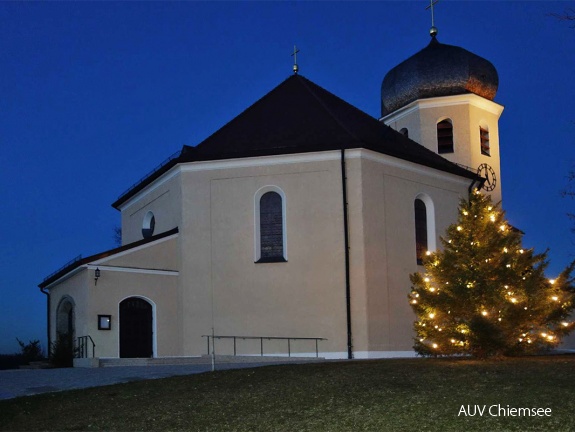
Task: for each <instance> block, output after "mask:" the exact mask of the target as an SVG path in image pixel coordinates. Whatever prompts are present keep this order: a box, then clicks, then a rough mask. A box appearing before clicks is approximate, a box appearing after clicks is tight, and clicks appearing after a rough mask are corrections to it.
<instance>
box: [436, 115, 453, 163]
mask: <svg viewBox="0 0 575 432" xmlns="http://www.w3.org/2000/svg"><path fill="white" fill-rule="evenodd" d="M437 153H439V154H442V153H453V125H452V124H451V121H450V120H447V119H446V120H442V121H440V122H439V123H437Z"/></svg>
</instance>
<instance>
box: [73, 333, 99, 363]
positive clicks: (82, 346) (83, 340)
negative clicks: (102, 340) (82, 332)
mask: <svg viewBox="0 0 575 432" xmlns="http://www.w3.org/2000/svg"><path fill="white" fill-rule="evenodd" d="M88 339H90V342H92V358H94V357H96V344H95V343H94V340H93V339H92V336H90V335H86V336H79V337H77V338H76V355H77V357H79V358H89V354H90V350H89V348H90V346H89V345H88Z"/></svg>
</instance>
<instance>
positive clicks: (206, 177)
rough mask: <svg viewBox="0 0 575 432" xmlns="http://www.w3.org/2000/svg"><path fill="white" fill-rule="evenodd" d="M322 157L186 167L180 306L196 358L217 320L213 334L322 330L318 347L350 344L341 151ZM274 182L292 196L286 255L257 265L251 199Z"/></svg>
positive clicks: (288, 204) (317, 333)
mask: <svg viewBox="0 0 575 432" xmlns="http://www.w3.org/2000/svg"><path fill="white" fill-rule="evenodd" d="M317 157H319V159H320V160H318V161H314V160H313V159H314V157H313V156H312V157H311V158H310V155H305V156H302V157H296V159H297V161H298V163H293V162H289V161H290V160H293V157H287V158H283V157H275V158H258V161H259V163H260V165H259V166H257V164H256V166H255V167H253V166H252V167H249V166H246V167H241V166H239V167H237V168H222V169H216V170H211V171H202V170H199V171H191V172H184V174H183V189H184V190H185V191H186V194H185V195H184V196H183V206H184V211H183V214H184V215H185V216H184V223H183V226H182V231H181V233H182V236H181V237H182V254H183V255H182V258H183V259H182V273H181V279H182V281H185V282H184V284H185V285H184V286H183V287H182V302H181V304H182V308H183V310H186V311H187V312H186V313H185V314H184V327H183V328H184V346H185V348H184V349H185V351H186V352H187V353H189V354H190V355H199V354H204V353H205V352H206V349H207V348H206V342H205V340H203V339H201V335H202V334H211V331H212V330H211V327H212V323H213V326H214V332H215V333H216V334H223V335H248V336H290V337H324V338H327V339H329V340H328V341H327V342H321V344H320V349H321V350H325V351H330V352H334V351H338V352H345V351H346V321H345V276H344V271H345V270H344V250H343V215H342V198H341V172H340V165H339V153H338V152H330V155H329V157H328V159H330V160H321V159H325V158H326V155H325V154H322V155H319V156H317ZM317 157H316V158H317ZM306 159H311V160H310V161H309V162H304V163H301V162H302V160H306ZM282 160H283V161H288V162H286V163H282V162H281V161H282ZM264 161H265V162H267V163H264ZM232 165H233V164H232ZM192 169H193V166H192ZM270 185H273V186H276V187H278V188H280V189H281V190H282V191H283V193H284V194H285V197H286V216H285V217H286V222H287V225H286V228H287V239H286V240H287V259H288V262H286V263H259V264H256V263H254V258H255V250H254V247H255V246H254V235H255V233H254V229H255V227H254V211H255V205H254V204H255V200H254V199H255V195H256V192H257V191H258V190H259V189H260V188H262V187H265V186H270ZM312 238H313V242H311V243H310V239H312ZM212 314H213V319H212ZM302 349H304V348H302ZM305 349H309V348H305ZM284 350H285V347H284Z"/></svg>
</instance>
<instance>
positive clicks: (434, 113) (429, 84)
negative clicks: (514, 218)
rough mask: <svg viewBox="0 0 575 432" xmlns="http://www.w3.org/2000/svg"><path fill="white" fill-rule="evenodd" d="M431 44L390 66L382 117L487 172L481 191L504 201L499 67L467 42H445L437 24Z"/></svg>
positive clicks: (383, 89) (446, 154)
mask: <svg viewBox="0 0 575 432" xmlns="http://www.w3.org/2000/svg"><path fill="white" fill-rule="evenodd" d="M430 34H431V42H430V43H429V45H427V47H425V48H423V49H422V50H421V51H419V52H418V53H416V54H414V55H413V56H411V57H410V58H408V59H407V60H405V61H404V62H402V63H400V64H399V65H397V66H396V67H394V68H393V69H391V70H390V71H389V72H388V73H387V74H386V75H385V77H384V79H383V83H382V85H381V115H382V117H381V121H383V122H384V123H385V124H386V125H388V126H390V127H392V128H393V129H395V130H397V131H399V132H401V133H403V134H404V135H407V136H408V137H409V138H411V139H412V140H414V141H416V142H418V143H419V144H421V145H422V146H424V147H426V148H427V149H429V150H431V151H433V152H435V153H438V154H440V155H441V156H443V157H444V158H446V159H448V160H450V161H451V162H454V163H457V164H460V165H462V166H464V167H466V168H468V169H469V170H472V171H475V172H477V173H478V174H479V175H480V176H481V177H483V178H485V179H486V181H485V183H484V189H483V192H485V193H489V194H490V195H491V196H492V199H493V201H494V202H498V201H501V196H502V194H501V169H500V158H499V117H500V116H501V113H502V112H503V106H501V105H499V104H497V103H495V102H493V99H494V98H495V94H496V92H497V87H498V85H499V77H498V75H497V70H496V69H495V67H494V66H493V65H492V64H491V63H490V62H489V61H488V60H485V59H484V58H482V57H479V56H478V55H476V54H473V53H472V52H469V51H467V50H465V49H463V48H460V47H457V46H453V45H447V44H442V43H440V42H439V41H438V40H437V29H436V28H435V27H434V26H433V27H432V29H431V31H430Z"/></svg>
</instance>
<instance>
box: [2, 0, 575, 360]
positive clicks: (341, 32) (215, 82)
mask: <svg viewBox="0 0 575 432" xmlns="http://www.w3.org/2000/svg"><path fill="white" fill-rule="evenodd" d="M427 4H428V2H426V1H425V0H420V1H410V2H406V1H371V2H231V3H228V2H210V3H204V2H0V56H1V61H0V148H1V153H0V197H1V198H2V200H1V202H2V206H1V207H0V236H1V239H2V246H3V252H2V254H1V255H0V271H1V274H0V353H7V352H15V351H17V349H18V346H17V343H16V340H15V338H16V337H18V338H20V339H23V340H26V341H28V340H30V339H41V340H42V342H43V343H44V346H45V339H46V298H45V296H44V295H43V294H42V293H41V292H40V290H39V289H38V287H37V285H38V284H39V283H40V282H41V281H42V280H43V278H44V277H46V276H47V275H49V274H50V273H52V272H53V271H55V270H57V269H58V268H59V267H61V266H62V265H63V264H65V263H66V262H67V261H69V260H70V259H72V258H74V257H75V256H76V255H78V254H83V256H89V255H91V254H94V253H98V252H101V251H104V250H107V249H110V248H112V247H114V246H115V244H114V240H113V229H114V227H115V226H118V225H119V224H120V214H119V212H117V211H116V210H114V209H113V208H112V207H111V203H112V202H114V201H115V200H116V199H117V197H118V196H119V195H120V194H121V193H122V192H123V191H124V190H125V189H127V188H128V187H130V186H131V185H132V184H133V183H135V182H136V181H138V180H139V179H140V178H141V177H142V176H144V175H145V174H147V173H148V172H149V171H150V170H152V169H153V168H154V167H155V166H156V165H158V164H159V163H161V162H162V161H163V160H164V159H165V158H167V157H168V156H169V155H171V154H172V153H174V152H175V151H177V150H179V149H181V147H182V145H183V144H188V145H196V144H198V143H199V142H201V141H202V140H203V139H204V138H206V137H207V136H209V135H210V134H211V133H213V132H214V131H216V130H217V129H218V128H220V127H221V126H223V125H224V124H225V123H227V122H228V121H229V120H231V119H232V118H233V117H235V116H236V115H238V114H239V113H241V112H242V111H243V110H244V109H245V108H247V107H248V106H249V105H251V104H252V103H254V102H255V101H256V100H258V99H259V98H261V97H262V96H263V95H265V94H266V93H267V92H269V91H270V90H272V89H273V88H274V87H275V86H276V85H278V84H280V83H281V82H282V81H283V80H284V79H286V78H287V77H288V76H289V75H290V74H291V69H292V61H293V58H292V57H291V56H290V54H291V52H292V50H293V45H294V44H296V45H297V46H298V48H300V50H301V51H300V53H299V55H298V63H299V66H300V73H301V75H303V76H305V77H306V78H309V79H310V80H312V81H314V82H315V83H317V84H318V85H320V86H322V87H324V88H325V89H327V90H329V91H330V92H332V93H335V94H336V95H338V96H339V97H341V98H342V99H344V100H346V101H348V102H350V103H351V104H353V105H355V106H357V107H358V108H360V109H361V110H363V111H365V112H367V113H368V114H370V115H372V116H374V117H377V118H379V115H380V86H381V81H382V79H383V77H384V75H385V73H386V72H387V71H389V70H390V69H391V68H392V67H394V66H395V65H397V64H398V63H400V62H401V61H403V60H405V59H406V58H407V57H409V56H411V55H412V54H414V53H415V52H417V51H419V50H420V49H422V48H423V47H425V46H426V45H427V44H428V42H429V34H428V31H429V27H430V24H431V17H430V13H429V12H428V11H426V10H425V7H426V6H427ZM570 7H575V2H552V1H545V2H526V1H501V2H496V1H469V2H464V1H440V2H439V4H437V5H436V13H435V18H436V26H437V27H438V29H439V34H438V39H439V41H440V42H443V43H447V44H451V45H458V46H461V47H464V48H466V49H468V50H470V51H472V52H474V53H476V54H478V55H480V56H482V57H485V58H486V59H488V60H490V61H491V62H492V63H493V64H494V65H495V67H496V68H497V70H498V72H499V82H500V83H499V91H498V93H497V96H496V98H495V101H496V102H497V103H499V104H502V105H504V106H505V110H504V112H503V114H502V116H501V120H500V146H501V170H502V184H503V207H504V209H505V210H506V212H507V217H508V219H509V221H510V222H511V223H512V224H513V225H515V226H516V227H518V228H520V229H521V230H523V231H524V232H525V237H524V246H526V247H534V248H535V249H536V251H539V252H542V251H544V250H545V249H546V248H547V247H549V248H550V252H549V258H550V261H551V263H550V266H549V271H548V275H549V276H554V275H556V274H557V273H558V272H559V271H560V270H561V269H562V268H564V267H565V266H566V265H567V264H568V263H569V262H570V261H571V260H572V259H574V258H575V256H574V254H575V246H574V240H575V237H574V236H573V234H571V232H570V228H571V226H572V225H571V223H570V221H569V219H568V218H567V216H566V213H567V212H568V211H571V212H575V201H572V200H571V201H570V200H568V199H565V198H562V197H561V195H560V192H561V190H562V189H563V188H564V187H565V186H566V182H567V180H566V176H567V174H568V172H569V169H570V167H572V166H573V164H574V163H575V152H574V151H573V147H574V145H575V106H574V104H575V97H574V96H575V95H574V92H575V86H574V83H573V81H574V77H575V55H574V53H575V29H574V28H571V27H570V24H569V23H566V22H560V21H558V20H556V19H554V18H552V17H550V16H549V15H548V14H550V13H554V12H555V13H561V12H563V11H564V10H565V9H567V8H570ZM408 289H409V281H407V280H406V292H407V290H408Z"/></svg>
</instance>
